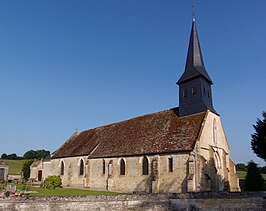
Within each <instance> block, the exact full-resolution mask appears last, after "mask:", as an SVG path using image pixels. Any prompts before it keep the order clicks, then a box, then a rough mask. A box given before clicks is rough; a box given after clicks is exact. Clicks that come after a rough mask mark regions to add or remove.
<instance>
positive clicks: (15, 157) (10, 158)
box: [6, 153, 18, 160]
mask: <svg viewBox="0 0 266 211" xmlns="http://www.w3.org/2000/svg"><path fill="white" fill-rule="evenodd" d="M17 157H18V156H17V154H16V153H12V154H9V155H7V157H6V159H8V160H16V159H17Z"/></svg>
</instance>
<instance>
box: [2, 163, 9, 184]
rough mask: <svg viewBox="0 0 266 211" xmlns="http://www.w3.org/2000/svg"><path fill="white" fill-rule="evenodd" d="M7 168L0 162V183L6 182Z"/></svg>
mask: <svg viewBox="0 0 266 211" xmlns="http://www.w3.org/2000/svg"><path fill="white" fill-rule="evenodd" d="M8 167H9V166H8V163H7V162H5V161H0V183H4V182H7V175H8Z"/></svg>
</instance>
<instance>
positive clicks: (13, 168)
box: [0, 159, 28, 174]
mask: <svg viewBox="0 0 266 211" xmlns="http://www.w3.org/2000/svg"><path fill="white" fill-rule="evenodd" d="M0 160H2V159H0ZM2 161H5V162H7V163H8V164H9V170H8V173H9V174H21V170H22V167H23V164H24V163H25V162H26V161H28V160H2Z"/></svg>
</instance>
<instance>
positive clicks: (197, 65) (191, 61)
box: [177, 17, 213, 85]
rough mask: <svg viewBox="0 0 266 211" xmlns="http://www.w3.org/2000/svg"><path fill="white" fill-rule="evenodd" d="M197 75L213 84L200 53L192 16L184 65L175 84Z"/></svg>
mask: <svg viewBox="0 0 266 211" xmlns="http://www.w3.org/2000/svg"><path fill="white" fill-rule="evenodd" d="M197 77H203V78H205V79H206V80H207V81H208V82H210V84H213V83H212V80H211V78H210V76H209V75H208V73H207V71H206V69H205V66H204V62H203V56H202V53H201V48H200V43H199V38H198V32H197V28H196V21H195V17H193V20H192V28H191V33H190V40H189V46H188V53H187V62H186V67H185V71H184V73H183V75H182V76H181V78H180V79H179V80H178V81H177V84H178V85H180V84H181V83H183V82H185V81H187V80H191V79H193V78H197Z"/></svg>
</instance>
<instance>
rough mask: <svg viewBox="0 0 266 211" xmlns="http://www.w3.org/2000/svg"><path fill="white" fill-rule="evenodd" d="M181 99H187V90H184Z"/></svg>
mask: <svg viewBox="0 0 266 211" xmlns="http://www.w3.org/2000/svg"><path fill="white" fill-rule="evenodd" d="M182 95H183V97H187V89H184V90H183V92H182Z"/></svg>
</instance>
